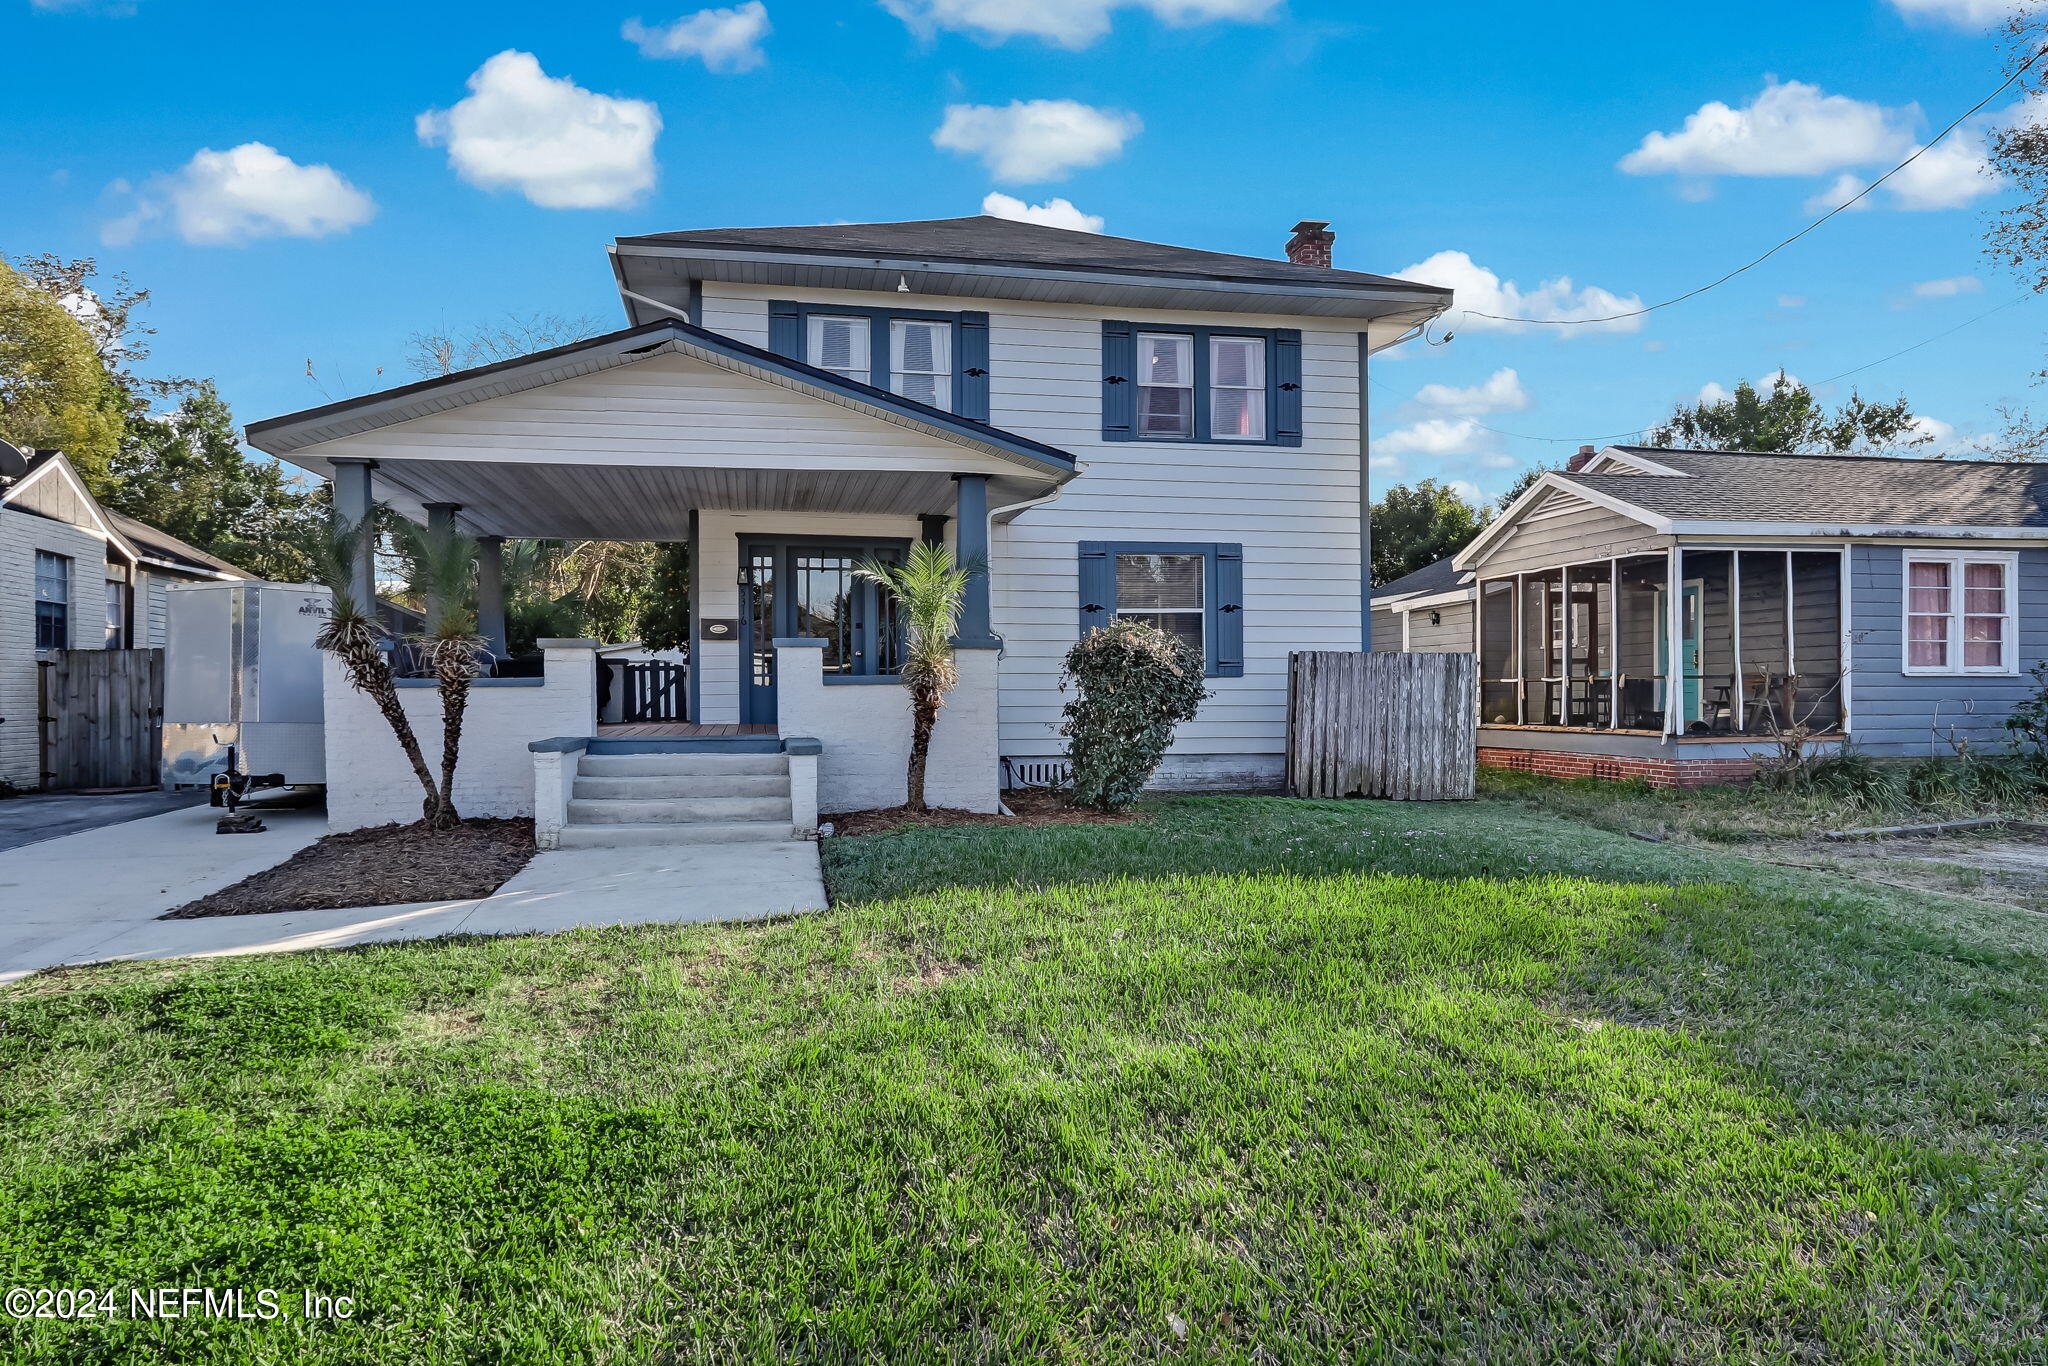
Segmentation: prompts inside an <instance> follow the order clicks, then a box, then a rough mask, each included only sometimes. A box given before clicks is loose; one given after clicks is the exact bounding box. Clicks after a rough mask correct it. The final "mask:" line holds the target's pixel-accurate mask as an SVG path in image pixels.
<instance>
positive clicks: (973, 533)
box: [953, 474, 998, 650]
mask: <svg viewBox="0 0 2048 1366" xmlns="http://www.w3.org/2000/svg"><path fill="white" fill-rule="evenodd" d="M953 514H954V515H953V544H954V547H955V551H954V553H955V554H956V555H957V556H958V557H959V561H960V563H962V564H966V563H969V562H970V561H971V562H975V563H977V564H979V566H980V567H979V568H978V569H976V570H975V572H974V574H973V575H972V577H970V578H969V579H968V580H967V600H966V601H965V602H963V603H962V604H961V607H960V634H959V635H958V636H956V637H955V638H954V641H953V643H954V644H955V645H959V646H961V647H963V648H966V649H970V650H977V649H987V648H990V647H991V646H994V645H996V644H997V643H998V642H997V640H996V638H995V635H994V632H993V631H992V629H991V623H992V621H993V617H992V614H991V613H990V611H989V601H988V574H989V556H988V476H987V475H985V474H956V475H954V476H953Z"/></svg>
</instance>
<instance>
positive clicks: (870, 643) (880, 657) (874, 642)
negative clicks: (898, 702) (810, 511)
mask: <svg viewBox="0 0 2048 1366" xmlns="http://www.w3.org/2000/svg"><path fill="white" fill-rule="evenodd" d="M909 545H910V542H909V540H908V539H903V538H888V537H870V538H865V539H850V538H847V537H841V536H743V537H741V538H740V584H739V587H740V659H739V667H740V720H741V721H742V722H743V723H745V724H748V725H773V724H775V721H776V702H775V640H776V638H777V637H778V636H782V637H787V636H804V637H811V638H822V639H824V640H825V641H826V646H825V661H824V664H825V673H826V676H827V677H831V676H834V675H840V676H854V677H859V676H873V675H877V674H889V673H894V672H895V671H896V644H897V631H896V625H895V609H894V605H893V604H892V603H890V602H889V601H888V600H887V598H886V597H885V595H883V594H882V592H881V591H880V589H879V588H877V586H876V585H875V584H873V583H870V582H867V581H866V580H862V579H858V578H856V577H854V575H853V572H852V569H853V566H854V565H855V564H858V563H859V562H860V561H862V560H869V559H880V560H901V559H902V558H903V556H904V553H905V551H906V550H907V549H908V547H909Z"/></svg>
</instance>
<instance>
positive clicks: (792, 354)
mask: <svg viewBox="0 0 2048 1366" xmlns="http://www.w3.org/2000/svg"><path fill="white" fill-rule="evenodd" d="M768 349H769V350H770V351H773V352H774V353H775V354H776V355H778V356H788V357H789V358H790V359H791V360H802V359H803V358H804V314H803V310H802V309H801V308H798V307H797V306H796V305H795V304H793V303H791V302H789V301H788V300H787V299H776V300H774V301H772V302H771V303H769V305H768Z"/></svg>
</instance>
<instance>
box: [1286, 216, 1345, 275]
mask: <svg viewBox="0 0 2048 1366" xmlns="http://www.w3.org/2000/svg"><path fill="white" fill-rule="evenodd" d="M1336 245H1337V234H1336V233H1334V232H1331V231H1330V225H1329V224H1328V223H1319V222H1317V221H1316V220H1315V219H1313V218H1304V219H1303V220H1302V221H1301V222H1299V223H1296V224H1295V225H1294V236H1292V237H1290V238H1288V239H1287V259H1288V260H1290V261H1292V262H1294V264H1296V265H1297V266H1322V267H1324V268H1326V269H1327V268H1328V266H1329V264H1330V249H1331V248H1332V247H1334V246H1336Z"/></svg>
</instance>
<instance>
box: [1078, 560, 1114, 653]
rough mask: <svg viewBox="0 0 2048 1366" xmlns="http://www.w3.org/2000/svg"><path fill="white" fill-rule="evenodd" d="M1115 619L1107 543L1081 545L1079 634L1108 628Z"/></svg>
mask: <svg viewBox="0 0 2048 1366" xmlns="http://www.w3.org/2000/svg"><path fill="white" fill-rule="evenodd" d="M1115 616H1116V584H1115V581H1114V580H1112V579H1111V577H1110V566H1109V542H1107V541H1083V542H1081V634H1082V635H1084V636H1085V635H1087V634H1088V633H1089V632H1090V631H1092V630H1094V629H1095V628H1096V627H1098V626H1107V625H1108V624H1109V623H1110V622H1111V621H1112V620H1113V619H1114V618H1115Z"/></svg>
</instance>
